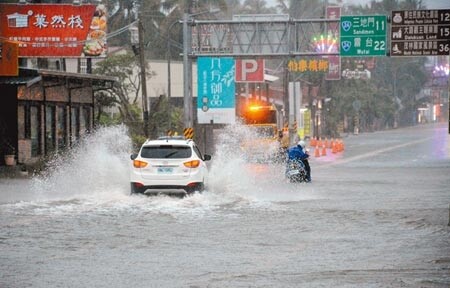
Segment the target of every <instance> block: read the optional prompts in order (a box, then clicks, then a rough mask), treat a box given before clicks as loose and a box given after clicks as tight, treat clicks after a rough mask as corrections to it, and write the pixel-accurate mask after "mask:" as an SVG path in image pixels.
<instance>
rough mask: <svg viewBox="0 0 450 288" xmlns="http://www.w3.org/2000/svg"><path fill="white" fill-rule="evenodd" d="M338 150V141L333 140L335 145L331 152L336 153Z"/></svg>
mask: <svg viewBox="0 0 450 288" xmlns="http://www.w3.org/2000/svg"><path fill="white" fill-rule="evenodd" d="M337 152H338V150H337V143H336V142H333V145H332V146H331V153H333V154H336V153H337Z"/></svg>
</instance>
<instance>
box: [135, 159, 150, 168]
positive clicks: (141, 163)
mask: <svg viewBox="0 0 450 288" xmlns="http://www.w3.org/2000/svg"><path fill="white" fill-rule="evenodd" d="M147 165H148V163H147V162H144V161H141V160H133V166H134V168H144V167H146V166H147Z"/></svg>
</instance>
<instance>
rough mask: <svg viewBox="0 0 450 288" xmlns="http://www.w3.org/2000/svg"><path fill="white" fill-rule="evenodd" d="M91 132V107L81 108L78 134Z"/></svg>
mask: <svg viewBox="0 0 450 288" xmlns="http://www.w3.org/2000/svg"><path fill="white" fill-rule="evenodd" d="M89 130H91V107H82V108H81V117H80V134H81V135H83V134H85V133H88V132H89Z"/></svg>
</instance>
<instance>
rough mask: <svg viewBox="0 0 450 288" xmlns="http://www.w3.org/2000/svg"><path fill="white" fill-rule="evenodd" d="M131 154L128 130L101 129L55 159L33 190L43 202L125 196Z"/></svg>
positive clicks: (121, 128) (115, 128)
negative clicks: (46, 200)
mask: <svg viewBox="0 0 450 288" xmlns="http://www.w3.org/2000/svg"><path fill="white" fill-rule="evenodd" d="M129 151H131V140H130V138H129V136H128V134H127V129H126V127H125V126H123V125H120V126H114V127H100V128H99V129H97V130H96V131H95V132H94V133H92V134H89V135H87V136H85V137H83V138H82V139H80V141H79V143H78V144H77V145H76V146H75V147H74V148H73V149H71V150H69V151H68V152H67V153H66V154H58V155H55V157H54V158H53V159H51V160H50V161H49V162H48V168H47V169H46V170H45V171H44V173H43V174H42V175H40V176H38V177H35V178H33V188H34V190H35V192H36V193H37V195H39V196H40V197H41V198H44V199H45V198H47V199H71V198H78V197H82V198H92V197H93V196H106V197H109V198H114V197H115V196H116V197H117V196H119V197H120V196H123V195H125V194H126V191H128V188H129V170H128V165H130V164H129V163H130V161H129V154H130V152H129Z"/></svg>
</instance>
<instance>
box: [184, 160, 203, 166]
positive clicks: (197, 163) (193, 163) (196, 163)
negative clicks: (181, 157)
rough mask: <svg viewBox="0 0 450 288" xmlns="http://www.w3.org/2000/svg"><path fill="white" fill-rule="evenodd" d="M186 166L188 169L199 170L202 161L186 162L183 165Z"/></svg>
mask: <svg viewBox="0 0 450 288" xmlns="http://www.w3.org/2000/svg"><path fill="white" fill-rule="evenodd" d="M183 164H184V166H186V167H188V168H197V167H198V166H199V165H200V161H199V160H192V161H189V162H184V163H183Z"/></svg>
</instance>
